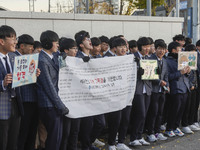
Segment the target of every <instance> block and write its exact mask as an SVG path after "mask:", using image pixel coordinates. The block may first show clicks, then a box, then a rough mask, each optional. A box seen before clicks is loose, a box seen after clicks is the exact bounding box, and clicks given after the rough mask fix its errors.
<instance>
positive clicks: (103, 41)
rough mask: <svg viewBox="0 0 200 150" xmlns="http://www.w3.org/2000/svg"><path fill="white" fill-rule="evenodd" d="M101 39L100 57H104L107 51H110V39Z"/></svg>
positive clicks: (101, 37) (105, 37)
mask: <svg viewBox="0 0 200 150" xmlns="http://www.w3.org/2000/svg"><path fill="white" fill-rule="evenodd" d="M99 39H100V40H101V51H100V55H101V56H103V55H104V54H105V53H106V52H107V50H108V49H109V43H108V42H109V38H108V37H107V36H104V35H102V36H100V37H99Z"/></svg>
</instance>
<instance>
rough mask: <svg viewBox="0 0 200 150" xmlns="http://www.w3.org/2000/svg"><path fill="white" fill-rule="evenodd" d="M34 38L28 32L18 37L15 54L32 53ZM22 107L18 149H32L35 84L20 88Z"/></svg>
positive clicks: (35, 106)
mask: <svg viewBox="0 0 200 150" xmlns="http://www.w3.org/2000/svg"><path fill="white" fill-rule="evenodd" d="M33 44H34V39H33V37H32V36H30V35H28V34H23V35H21V36H19V37H18V43H17V50H16V51H15V54H16V55H17V56H21V55H26V54H32V53H33V50H34V49H33ZM20 93H21V96H22V102H23V107H24V116H22V118H21V124H20V131H19V138H18V146H17V147H18V150H33V149H34V146H35V139H36V133H37V127H38V106H37V87H36V84H29V85H24V86H22V87H21V90H20Z"/></svg>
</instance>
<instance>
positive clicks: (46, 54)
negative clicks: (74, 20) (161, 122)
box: [37, 30, 69, 150]
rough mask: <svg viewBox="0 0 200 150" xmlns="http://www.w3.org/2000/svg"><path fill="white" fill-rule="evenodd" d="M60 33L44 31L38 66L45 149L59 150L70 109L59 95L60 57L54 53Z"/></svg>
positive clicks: (41, 38) (38, 91) (39, 102)
mask: <svg viewBox="0 0 200 150" xmlns="http://www.w3.org/2000/svg"><path fill="white" fill-rule="evenodd" d="M58 41H59V37H58V35H57V34H56V33H55V32H53V31H50V30H47V31H44V32H42V34H41V36H40V42H41V44H42V47H43V50H42V51H41V52H40V54H39V63H38V68H40V70H41V74H40V76H39V78H38V80H37V93H38V106H39V116H40V119H41V121H42V122H43V124H44V126H45V128H46V130H47V139H46V143H45V149H48V150H59V148H60V143H61V138H62V129H63V126H62V125H63V124H62V123H63V122H62V121H63V120H62V119H63V115H66V114H67V113H68V112H69V110H68V108H67V107H66V106H65V105H64V104H63V102H62V101H61V99H60V97H59V96H58V73H59V65H58V58H57V57H55V56H54V55H53V53H55V52H57V50H58V46H59V44H58Z"/></svg>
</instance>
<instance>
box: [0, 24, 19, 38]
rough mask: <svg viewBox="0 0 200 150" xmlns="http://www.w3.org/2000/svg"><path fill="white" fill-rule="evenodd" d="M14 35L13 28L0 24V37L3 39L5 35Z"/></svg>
mask: <svg viewBox="0 0 200 150" xmlns="http://www.w3.org/2000/svg"><path fill="white" fill-rule="evenodd" d="M13 36H16V32H15V30H14V29H13V28H12V27H10V26H7V25H2V26H0V39H5V38H6V37H13Z"/></svg>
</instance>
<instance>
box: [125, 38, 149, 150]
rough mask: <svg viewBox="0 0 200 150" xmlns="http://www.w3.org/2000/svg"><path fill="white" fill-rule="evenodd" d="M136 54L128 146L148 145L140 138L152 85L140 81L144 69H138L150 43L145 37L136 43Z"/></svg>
mask: <svg viewBox="0 0 200 150" xmlns="http://www.w3.org/2000/svg"><path fill="white" fill-rule="evenodd" d="M137 45H138V50H139V51H138V52H136V53H134V55H135V57H136V60H138V61H137V67H138V70H137V82H136V90H135V96H134V99H133V105H132V113H131V120H132V121H131V127H130V130H131V133H130V143H129V145H130V146H141V145H150V143H149V142H147V141H145V140H144V138H142V133H143V128H144V124H145V119H146V114H147V111H148V108H149V104H150V98H151V91H152V84H151V81H150V80H141V76H142V75H143V74H144V69H142V68H141V67H140V63H139V60H140V59H148V53H149V50H150V41H149V39H148V38H147V37H141V38H139V39H138V41H137Z"/></svg>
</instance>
